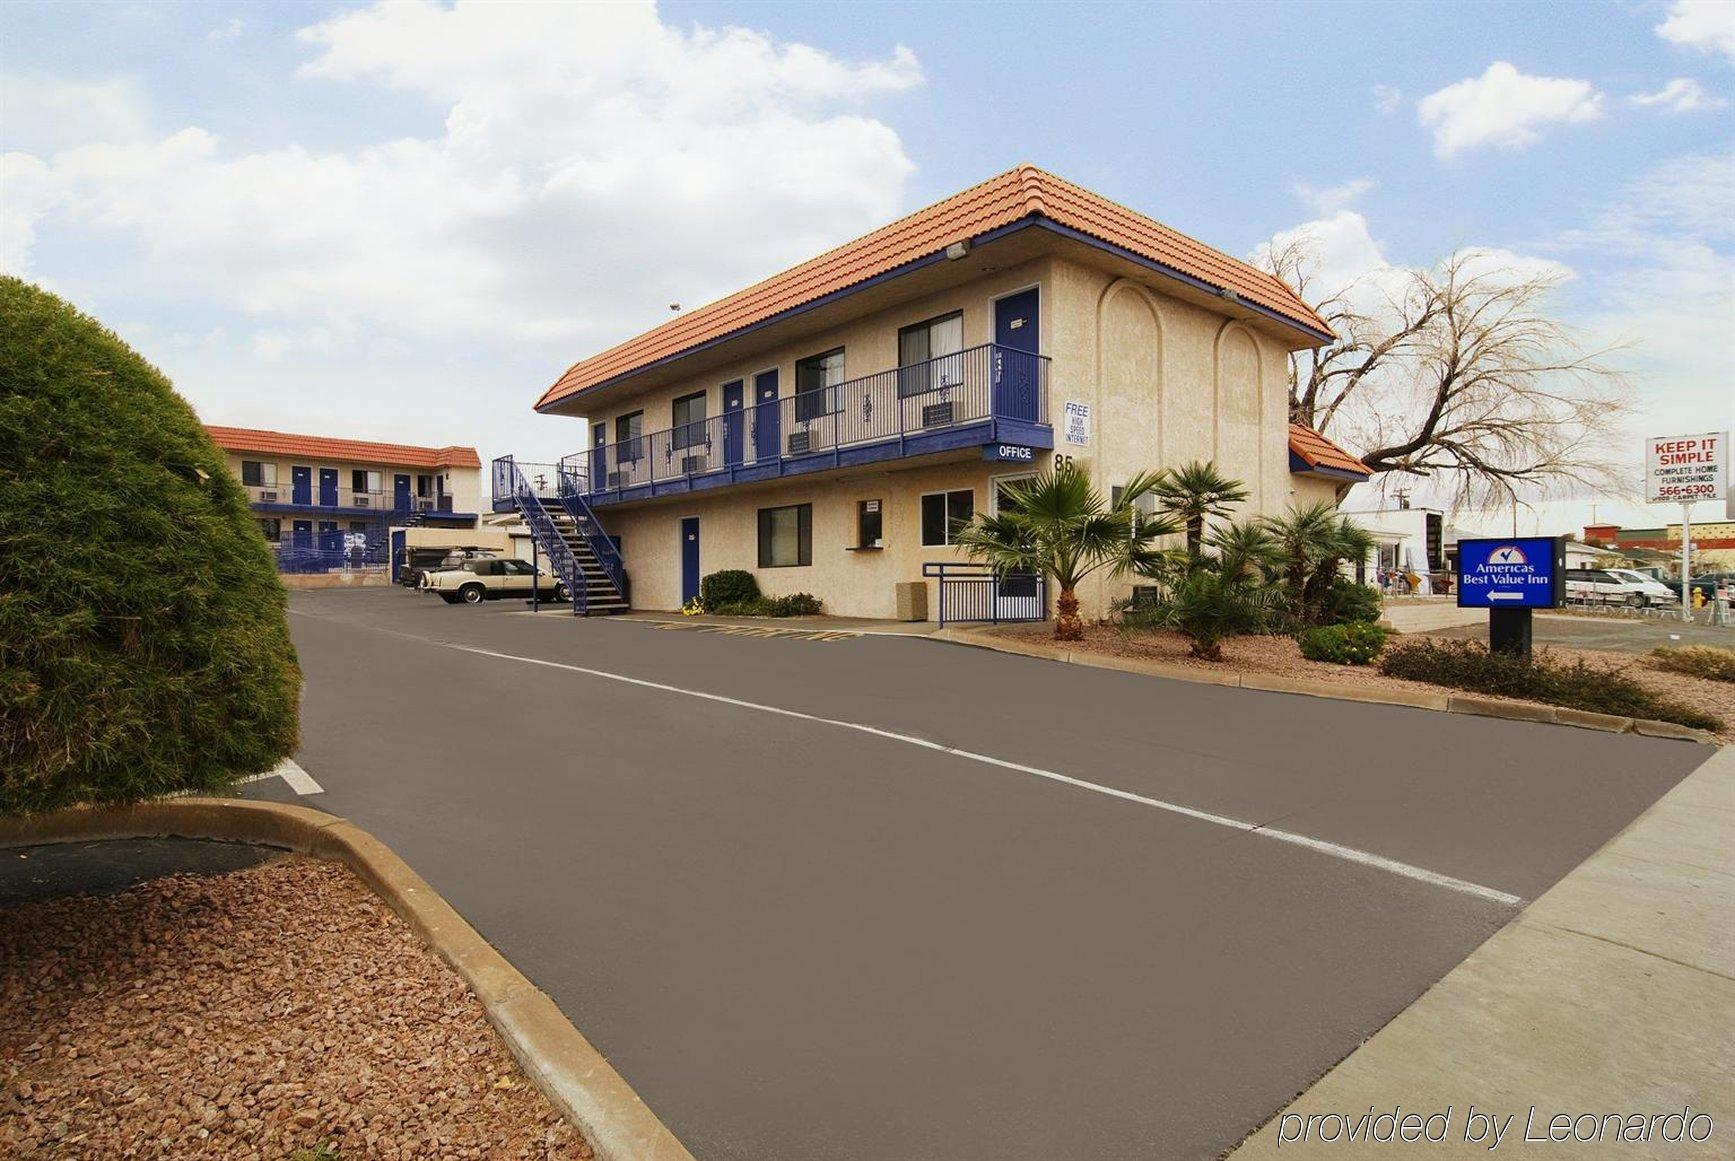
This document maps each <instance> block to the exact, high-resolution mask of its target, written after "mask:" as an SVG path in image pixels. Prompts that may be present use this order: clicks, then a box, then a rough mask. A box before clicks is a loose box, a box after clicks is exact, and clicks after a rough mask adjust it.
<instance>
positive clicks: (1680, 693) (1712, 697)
mask: <svg viewBox="0 0 1735 1161" xmlns="http://www.w3.org/2000/svg"><path fill="white" fill-rule="evenodd" d="M1001 632H1003V633H1006V634H1007V635H1009V636H1019V637H1025V638H1029V639H1031V640H1038V641H1047V640H1050V639H1052V637H1053V635H1054V626H1053V625H1052V624H1040V623H1039V624H1032V625H1024V626H1020V627H1019V628H1018V629H1015V630H1001ZM1399 639H1400V638H1397V637H1394V638H1393V640H1399ZM1068 647H1069V648H1072V649H1084V650H1086V651H1087V652H1091V653H1107V654H1111V655H1113V656H1117V657H1142V658H1145V659H1147V660H1151V661H1161V662H1164V663H1166V664H1171V665H1181V666H1186V667H1188V668H1195V669H1200V670H1204V671H1208V672H1212V673H1225V672H1227V673H1266V674H1281V675H1283V676H1285V677H1305V678H1308V679H1309V680H1312V681H1321V682H1326V683H1329V684H1335V685H1348V686H1356V687H1358V688H1361V689H1406V690H1426V691H1429V692H1432V693H1451V692H1452V691H1451V690H1449V689H1447V688H1446V687H1445V686H1440V685H1429V684H1427V683H1425V682H1420V681H1405V680H1404V679H1402V678H1397V677H1387V676H1385V675H1384V674H1382V673H1381V672H1380V671H1379V669H1378V667H1377V666H1376V665H1368V666H1362V665H1333V664H1331V663H1330V662H1325V661H1309V660H1308V659H1307V658H1305V657H1303V656H1302V655H1301V650H1300V649H1299V648H1297V647H1296V644H1295V639H1294V638H1292V637H1283V636H1271V637H1234V638H1231V639H1230V640H1228V641H1225V642H1224V643H1223V660H1221V661H1201V660H1199V659H1198V658H1197V657H1192V656H1189V655H1188V653H1187V639H1186V638H1185V637H1183V636H1181V635H1180V634H1179V633H1176V632H1173V631H1169V630H1159V631H1154V632H1153V631H1145V630H1140V631H1138V632H1133V633H1122V632H1121V631H1120V630H1118V629H1116V628H1114V627H1113V626H1110V625H1087V626H1086V627H1085V631H1084V640H1083V641H1082V642H1080V641H1074V642H1071V643H1070V644H1069V645H1068ZM1546 652H1547V653H1548V654H1549V656H1551V657H1556V658H1560V659H1562V660H1566V661H1572V660H1575V659H1578V658H1583V659H1584V660H1585V661H1586V662H1588V663H1590V664H1592V665H1597V666H1604V667H1611V666H1612V667H1613V668H1616V669H1621V670H1624V671H1626V672H1627V673H1628V674H1629V675H1631V676H1632V677H1633V678H1634V679H1636V680H1637V681H1639V682H1640V683H1642V684H1644V685H1647V686H1650V687H1652V688H1654V689H1657V690H1659V691H1660V692H1663V693H1666V694H1668V695H1669V696H1671V697H1673V698H1675V699H1677V700H1679V701H1683V702H1686V703H1687V704H1688V705H1691V706H1694V707H1696V708H1698V709H1702V710H1706V711H1708V712H1710V713H1713V714H1716V715H1717V716H1718V717H1720V718H1722V719H1723V729H1722V731H1721V732H1720V733H1719V734H1718V735H1717V736H1718V740H1719V741H1721V742H1723V743H1724V744H1725V745H1731V744H1735V684H1731V683H1729V682H1726V681H1708V680H1706V679H1704V678H1699V677H1688V676H1685V675H1684V674H1678V673H1663V672H1660V671H1658V670H1655V669H1652V668H1651V667H1650V666H1649V665H1646V664H1645V663H1644V661H1643V660H1642V659H1641V658H1638V657H1634V656H1633V655H1632V654H1630V653H1610V652H1606V651H1603V650H1599V649H1567V648H1562V647H1557V646H1549V647H1548V648H1547V650H1546ZM1477 696H1478V697H1481V696H1487V695H1482V694H1478V695H1477ZM1497 700H1501V701H1520V700H1522V699H1519V698H1499V699H1497ZM1530 704H1540V703H1530Z"/></svg>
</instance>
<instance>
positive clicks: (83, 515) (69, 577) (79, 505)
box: [0, 278, 301, 813]
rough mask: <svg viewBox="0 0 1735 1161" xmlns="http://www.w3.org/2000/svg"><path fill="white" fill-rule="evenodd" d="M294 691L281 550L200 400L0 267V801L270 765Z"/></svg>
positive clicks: (32, 807) (50, 801)
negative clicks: (277, 553) (274, 552)
mask: <svg viewBox="0 0 1735 1161" xmlns="http://www.w3.org/2000/svg"><path fill="white" fill-rule="evenodd" d="M300 688H301V674H300V670H299V669H298V667H297V665H296V659H295V650H294V648H293V646H292V645H291V644H290V641H289V628H288V622H287V617H286V616H285V598H284V592H283V586H282V585H281V584H280V583H279V582H278V579H277V575H276V572H275V569H274V566H273V562H272V558H271V554H270V550H269V549H268V548H267V547H266V544H265V539H264V537H263V536H262V535H261V533H260V531H259V525H258V523H257V522H256V520H255V518H254V516H253V514H252V513H251V512H250V511H249V510H248V507H247V498H246V495H245V493H244V492H243V490H242V488H241V484H240V481H238V480H236V479H235V478H234V477H233V476H232V475H230V473H229V470H228V468H227V467H226V466H225V463H224V458H223V453H222V452H220V451H219V450H218V449H217V447H216V445H215V444H213V443H212V442H211V439H210V437H209V436H208V435H207V434H206V432H205V429H204V428H203V427H202V426H200V423H199V420H198V417H197V416H196V415H194V414H193V409H192V408H191V407H189V406H188V405H187V403H186V401H185V400H183V399H182V398H181V397H180V396H179V395H177V394H175V391H174V388H173V387H172V386H170V384H169V381H168V380H167V379H166V378H164V377H163V375H162V374H161V372H159V371H157V370H156V369H155V368H154V367H152V366H151V365H150V364H149V363H147V362H145V360H144V359H142V358H140V357H139V356H138V355H137V354H136V353H135V352H133V351H132V350H131V349H130V348H129V347H127V345H126V344H125V343H123V342H121V341H120V339H118V338H116V337H115V336H114V335H113V334H112V333H110V332H109V331H107V330H105V329H104V328H103V327H102V326H101V325H100V324H99V323H97V322H96V321H95V320H94V319H92V318H90V317H88V316H86V315H83V314H81V313H79V311H77V310H76V309H74V308H73V307H72V306H70V305H69V304H68V303H66V302H64V301H62V300H61V299H59V298H56V297H55V296H54V295H51V294H48V293H47V292H45V291H43V290H40V289H38V288H37V287H34V286H30V285H28V284H26V283H24V282H21V281H19V280H18V279H16V278H0V812H6V813H22V812H29V811H39V810H48V809H52V808H55V807H60V806H66V805H70V804H73V803H80V802H105V803H115V802H129V801H135V800H138V799H142V798H149V797H154V796H157V795H162V794H167V793H169V792H171V791H177V790H217V789H221V788H223V787H225V786H228V785H230V784H231V783H232V782H233V781H234V780H235V779H236V778H237V777H240V776H242V775H247V774H255V773H259V772H262V771H265V770H269V769H270V768H271V767H272V766H273V765H275V764H276V763H277V761H278V760H279V759H281V758H282V757H284V756H285V755H287V754H289V753H291V752H292V751H293V750H294V749H295V744H296V735H297V727H298V706H297V700H298V696H299V693H300Z"/></svg>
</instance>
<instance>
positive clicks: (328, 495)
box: [319, 468, 337, 508]
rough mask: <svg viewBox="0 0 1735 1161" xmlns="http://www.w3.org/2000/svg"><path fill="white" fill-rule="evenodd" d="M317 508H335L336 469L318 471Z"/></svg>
mask: <svg viewBox="0 0 1735 1161" xmlns="http://www.w3.org/2000/svg"><path fill="white" fill-rule="evenodd" d="M319 506H320V507H321V508H335V507H337V469H336V468H320V469H319Z"/></svg>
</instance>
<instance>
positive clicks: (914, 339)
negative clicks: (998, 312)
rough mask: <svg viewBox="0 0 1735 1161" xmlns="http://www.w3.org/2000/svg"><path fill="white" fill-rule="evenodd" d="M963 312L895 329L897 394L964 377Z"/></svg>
mask: <svg viewBox="0 0 1735 1161" xmlns="http://www.w3.org/2000/svg"><path fill="white" fill-rule="evenodd" d="M963 349H964V312H963V311H961V310H955V311H953V312H952V313H951V314H946V315H941V316H940V317H939V318H931V319H928V320H927V321H925V322H919V323H916V324H915V325H914V326H907V327H904V328H902V329H901V330H899V331H898V368H899V370H898V394H899V395H904V396H909V395H921V394H923V393H925V392H928V391H937V390H938V389H940V388H941V387H956V386H957V385H958V384H960V383H962V382H963V381H964V360H963V357H962V356H961V355H959V352H960V351H962V350H963Z"/></svg>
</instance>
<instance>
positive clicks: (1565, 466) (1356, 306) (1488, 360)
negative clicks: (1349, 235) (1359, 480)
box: [1265, 238, 1629, 505]
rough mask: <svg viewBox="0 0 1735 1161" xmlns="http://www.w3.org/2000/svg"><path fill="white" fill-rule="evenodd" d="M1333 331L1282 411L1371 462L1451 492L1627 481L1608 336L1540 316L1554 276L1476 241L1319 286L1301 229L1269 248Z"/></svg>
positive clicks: (1618, 486) (1301, 359) (1303, 359)
mask: <svg viewBox="0 0 1735 1161" xmlns="http://www.w3.org/2000/svg"><path fill="white" fill-rule="evenodd" d="M1265 261H1266V264H1267V266H1268V268H1269V269H1271V270H1272V272H1273V273H1275V274H1277V276H1278V277H1280V278H1283V279H1284V280H1285V281H1287V282H1288V283H1289V284H1290V285H1291V286H1294V287H1295V288H1296V289H1297V291H1298V292H1299V293H1300V294H1301V295H1302V297H1303V298H1305V299H1306V300H1307V301H1309V302H1310V303H1311V304H1312V305H1313V306H1314V309H1315V310H1317V311H1318V312H1319V314H1320V316H1321V317H1322V318H1324V319H1325V321H1326V322H1327V323H1329V324H1330V325H1331V328H1332V330H1333V331H1334V332H1335V333H1336V334H1337V336H1338V337H1337V339H1336V341H1335V342H1332V343H1330V344H1329V345H1327V346H1325V347H1322V348H1320V349H1319V350H1317V351H1302V352H1299V353H1297V354H1296V355H1294V356H1293V357H1292V358H1291V361H1290V374H1289V413H1290V418H1291V419H1293V420H1294V421H1295V422H1297V423H1301V424H1306V425H1307V426H1308V427H1311V428H1314V429H1315V430H1317V431H1321V432H1325V433H1327V434H1331V435H1333V436H1334V437H1336V438H1339V439H1341V440H1342V441H1343V442H1344V443H1347V444H1350V445H1352V446H1354V447H1357V448H1360V449H1362V453H1361V458H1362V460H1363V461H1364V462H1366V463H1367V465H1368V466H1369V467H1371V468H1373V469H1374V471H1375V472H1376V473H1382V472H1392V473H1403V474H1408V475H1412V476H1420V477H1428V478H1430V479H1433V480H1435V481H1437V482H1438V483H1439V484H1440V485H1441V487H1442V489H1443V490H1447V491H1449V492H1450V497H1451V501H1452V502H1453V503H1454V504H1472V505H1476V504H1486V503H1490V502H1495V501H1511V502H1514V503H1516V502H1517V501H1518V499H1519V497H1520V496H1529V497H1539V496H1545V495H1551V494H1563V493H1574V492H1581V491H1585V492H1594V493H1597V494H1606V493H1611V492H1612V493H1621V492H1624V491H1625V490H1627V488H1628V487H1629V485H1628V484H1627V482H1626V481H1627V477H1626V474H1625V473H1624V471H1623V465H1622V464H1621V463H1620V462H1619V460H1618V457H1616V456H1615V454H1614V452H1613V450H1612V449H1613V447H1614V437H1615V436H1616V435H1617V434H1618V430H1619V427H1620V423H1621V420H1622V419H1623V417H1624V416H1625V414H1626V413H1627V410H1628V407H1627V404H1626V402H1625V395H1626V383H1625V380H1624V379H1623V377H1622V376H1621V374H1620V373H1619V372H1618V371H1617V370H1615V369H1614V368H1613V367H1612V366H1610V364H1609V363H1608V361H1607V360H1608V356H1609V355H1610V354H1611V353H1613V351H1614V350H1615V348H1602V349H1586V348H1585V347H1584V345H1583V344H1582V342H1581V341H1580V339H1579V337H1578V336H1577V335H1576V334H1575V333H1574V332H1573V330H1572V329H1571V328H1569V327H1568V326H1566V325H1565V324H1564V323H1561V322H1560V321H1559V320H1557V319H1555V318H1553V317H1551V316H1550V315H1549V314H1548V313H1547V305H1548V299H1549V296H1550V294H1551V293H1552V292H1553V291H1554V289H1555V288H1556V287H1557V286H1558V285H1559V284H1560V282H1561V279H1562V278H1563V274H1562V273H1561V272H1559V271H1558V270H1555V269H1549V268H1543V269H1531V268H1527V267H1524V266H1520V265H1516V264H1513V263H1511V262H1510V261H1505V262H1502V261H1501V260H1500V259H1499V256H1497V255H1495V254H1493V253H1491V252H1489V251H1482V250H1466V251H1460V252H1459V253H1457V254H1454V255H1452V257H1450V258H1448V259H1447V260H1446V261H1445V262H1444V263H1442V264H1441V265H1440V266H1439V267H1438V268H1437V269H1433V270H1420V269H1399V268H1384V269H1382V270H1379V271H1376V272H1374V273H1373V274H1370V275H1366V276H1364V277H1363V278H1361V279H1358V280H1356V281H1355V282H1352V283H1351V284H1350V285H1349V286H1346V287H1341V288H1335V289H1329V290H1325V291H1324V292H1323V293H1322V292H1321V291H1322V289H1323V288H1318V287H1317V286H1316V285H1315V281H1316V280H1315V279H1314V278H1313V275H1312V266H1313V262H1312V253H1311V249H1310V247H1309V245H1308V241H1307V240H1306V239H1305V238H1303V239H1299V240H1297V241H1295V242H1291V243H1290V244H1288V245H1286V246H1283V247H1278V248H1273V249H1272V250H1270V251H1268V252H1267V254H1266V255H1265Z"/></svg>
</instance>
